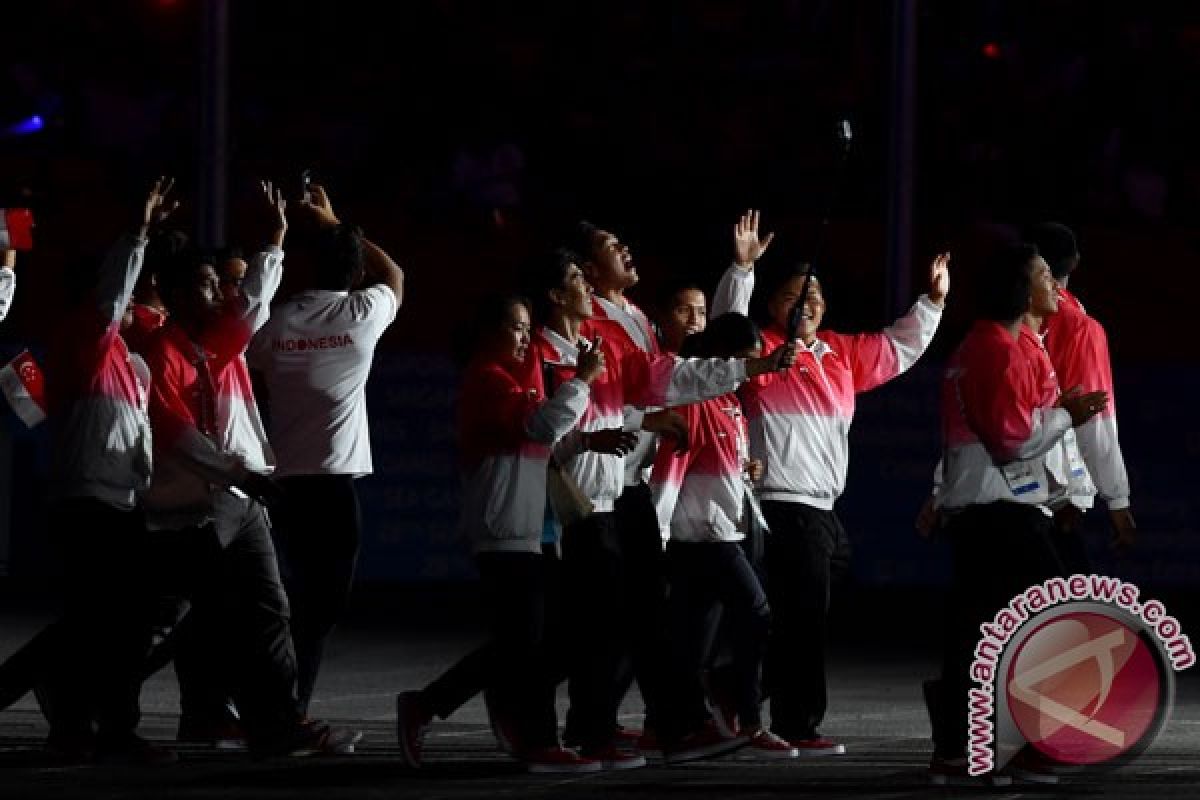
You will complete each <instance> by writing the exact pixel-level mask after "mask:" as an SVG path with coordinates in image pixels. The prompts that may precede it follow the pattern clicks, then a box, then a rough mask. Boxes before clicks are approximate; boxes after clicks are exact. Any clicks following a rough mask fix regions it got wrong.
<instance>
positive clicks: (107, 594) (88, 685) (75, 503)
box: [6, 178, 174, 761]
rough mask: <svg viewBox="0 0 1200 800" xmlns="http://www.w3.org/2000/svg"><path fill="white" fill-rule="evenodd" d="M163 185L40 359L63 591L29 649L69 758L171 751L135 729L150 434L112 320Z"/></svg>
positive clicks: (159, 207)
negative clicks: (58, 608) (55, 618)
mask: <svg viewBox="0 0 1200 800" xmlns="http://www.w3.org/2000/svg"><path fill="white" fill-rule="evenodd" d="M171 185H172V181H170V180H167V179H165V178H160V179H159V180H158V181H156V182H155V184H154V186H153V188H152V189H151V190H150V191H149V192H148V194H147V195H146V199H145V203H144V205H143V207H142V214H141V219H140V224H139V228H138V230H137V233H136V234H131V235H127V236H124V237H122V238H121V239H120V240H119V241H118V242H117V243H116V245H115V246H114V247H113V248H112V249H111V250H110V251H109V253H108V256H107V257H106V258H105V260H104V263H103V264H102V266H101V267H100V272H99V275H98V276H97V280H96V282H95V285H94V288H92V290H91V291H90V292H89V293H88V295H87V297H86V299H85V300H84V301H83V303H82V304H81V305H80V306H79V308H78V309H76V310H75V311H74V312H72V313H71V314H69V315H68V316H67V317H66V318H65V319H64V320H63V321H62V324H61V325H60V326H59V329H58V331H57V333H56V335H55V337H54V338H53V339H52V341H51V344H50V351H49V354H48V358H47V364H46V396H47V404H48V406H49V418H50V425H51V434H52V459H51V466H50V492H51V495H52V497H53V498H54V501H55V502H54V505H53V507H52V511H51V519H50V523H51V530H52V531H53V534H54V538H55V540H56V544H58V545H59V546H60V548H61V550H62V555H63V558H64V562H65V573H66V582H65V585H66V586H67V587H68V596H67V598H66V608H65V612H64V614H63V617H62V619H61V620H60V621H59V622H58V623H56V624H55V625H52V626H50V627H49V628H47V629H46V631H44V632H43V635H39V636H38V637H36V638H35V639H34V640H33V642H32V643H31V645H30V646H29V648H28V651H27V652H28V653H29V654H30V655H29V660H31V661H33V662H36V663H38V664H40V665H42V670H41V672H40V674H39V676H38V677H39V679H40V680H41V681H42V682H43V685H44V689H45V693H46V696H49V697H52V698H53V701H54V702H53V708H52V709H51V708H48V709H47V711H48V716H49V721H50V737H49V739H48V745H49V746H50V748H51V749H52V750H54V751H56V752H57V753H58V754H59V755H60V756H63V757H65V758H68V759H71V760H77V759H86V758H88V757H90V756H92V755H100V756H119V757H122V758H132V759H134V760H143V761H156V760H165V759H166V757H167V756H168V755H169V754H168V753H166V752H165V751H162V750H161V749H159V748H156V747H154V746H152V745H149V744H148V743H147V742H145V740H143V739H140V738H139V737H138V736H137V735H136V733H135V731H136V729H137V724H138V719H139V710H138V694H139V692H140V689H141V684H142V680H143V668H142V657H143V656H144V653H145V652H146V650H147V649H148V648H149V647H150V643H151V636H150V631H149V627H150V620H149V619H148V611H147V609H148V604H147V597H148V594H147V593H146V592H145V591H143V590H144V587H145V582H146V575H147V574H148V573H149V574H153V573H152V565H151V564H148V563H147V561H148V559H147V558H146V551H147V549H148V542H147V538H146V532H145V526H144V522H143V517H142V510H141V498H142V494H143V492H144V491H145V489H146V487H147V486H148V485H149V483H150V474H151V441H152V437H151V431H150V423H149V419H148V417H147V413H146V410H147V409H146V399H147V391H148V390H149V373H148V372H147V370H146V367H145V364H144V363H143V362H142V361H141V359H140V358H138V357H137V356H135V355H132V354H130V352H129V350H128V348H126V346H125V342H124V340H123V339H122V338H121V325H122V320H123V318H124V315H125V312H126V308H127V307H128V305H129V302H130V297H131V295H132V293H133V286H134V284H135V283H136V282H137V279H138V275H139V273H140V272H141V269H142V263H143V258H144V252H145V247H146V240H147V236H148V235H149V233H150V231H151V229H152V227H153V226H154V224H155V223H156V222H159V221H161V220H162V219H165V216H166V215H167V214H168V213H169V212H170V210H171V209H172V208H173V207H174V206H173V205H169V204H168V202H167V195H168V194H169V192H170V189H171ZM7 666H8V665H6V669H7ZM93 719H94V720H95V721H96V723H97V727H98V730H97V731H96V732H93Z"/></svg>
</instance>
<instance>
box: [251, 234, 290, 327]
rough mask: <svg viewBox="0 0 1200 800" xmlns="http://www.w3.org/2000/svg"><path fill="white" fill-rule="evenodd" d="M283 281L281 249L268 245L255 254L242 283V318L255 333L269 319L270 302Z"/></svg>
mask: <svg viewBox="0 0 1200 800" xmlns="http://www.w3.org/2000/svg"><path fill="white" fill-rule="evenodd" d="M282 281H283V249H282V248H280V247H277V246H275V245H270V246H268V247H267V249H265V250H263V251H262V252H260V253H258V254H256V255H255V256H254V258H253V259H251V261H250V266H249V267H248V268H247V269H246V277H245V279H244V280H243V281H242V302H243V303H244V307H243V309H242V317H243V318H244V319H245V320H246V321H248V322H249V323H250V330H252V331H255V332H257V331H258V329H259V328H261V327H262V326H263V325H265V324H266V323H267V320H268V319H270V318H271V301H272V300H274V299H275V292H277V291H278V290H279V284H280V283H281V282H282Z"/></svg>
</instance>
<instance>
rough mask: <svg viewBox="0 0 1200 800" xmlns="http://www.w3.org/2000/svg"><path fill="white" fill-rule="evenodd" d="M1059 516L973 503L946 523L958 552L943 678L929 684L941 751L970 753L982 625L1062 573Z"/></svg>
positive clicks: (936, 748)
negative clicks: (974, 665) (974, 663)
mask: <svg viewBox="0 0 1200 800" xmlns="http://www.w3.org/2000/svg"><path fill="white" fill-rule="evenodd" d="M1053 528H1054V522H1053V520H1052V519H1051V518H1050V517H1048V516H1046V515H1045V514H1043V513H1042V512H1041V510H1039V509H1038V508H1036V507H1034V506H1028V505H1022V504H1020V503H1006V502H995V503H989V504H987V505H974V506H969V507H968V508H967V509H966V510H964V511H961V512H959V513H957V514H954V515H953V516H951V517H950V518H949V520H948V522H947V524H946V527H945V534H946V537H947V538H948V539H949V541H950V547H951V550H952V553H953V570H954V571H953V577H952V580H951V585H950V597H949V602H948V603H947V606H946V607H947V614H946V617H945V620H944V622H943V631H944V644H943V647H944V653H943V660H942V677H941V680H940V681H938V682H936V683H935V684H933V685H932V686H929V687H927V693H926V694H927V700H928V702H929V705H930V709H929V711H930V721H931V723H932V726H933V740H934V751H935V753H936V754H937V755H939V756H941V757H944V758H958V757H961V756H963V755H964V753H965V751H966V745H967V693H968V690H969V689H970V684H971V682H970V675H969V671H970V668H971V660H972V658H973V654H974V651H975V645H976V644H978V642H979V638H980V635H981V634H980V632H979V626H980V624H982V623H984V622H988V621H990V620H992V619H993V618H994V617H995V616H996V613H997V612H999V611H1000V609H1002V608H1004V607H1005V606H1007V605H1008V603H1009V601H1010V600H1012V598H1013V597H1015V596H1016V595H1018V594H1020V593H1021V592H1023V591H1024V590H1025V589H1027V588H1029V587H1030V586H1032V585H1034V584H1036V583H1041V582H1042V581H1044V580H1046V579H1048V578H1052V577H1054V576H1056V575H1059V574H1061V573H1062V565H1061V562H1060V561H1059V559H1058V555H1057V554H1056V552H1055V550H1054V546H1053V543H1052V539H1051V537H1052V536H1053V535H1054V529H1053Z"/></svg>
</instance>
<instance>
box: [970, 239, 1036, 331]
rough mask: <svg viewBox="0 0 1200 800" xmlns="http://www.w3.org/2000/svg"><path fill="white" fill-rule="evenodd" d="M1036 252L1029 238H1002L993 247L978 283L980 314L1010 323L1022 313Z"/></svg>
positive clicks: (976, 302)
mask: <svg viewBox="0 0 1200 800" xmlns="http://www.w3.org/2000/svg"><path fill="white" fill-rule="evenodd" d="M1037 256H1038V249H1037V247H1035V246H1034V245H1032V244H1030V243H1029V242H1013V241H1010V242H1002V243H1001V244H999V245H998V246H997V247H996V249H995V250H994V251H993V252H992V254H991V256H990V257H989V258H988V259H987V261H986V262H985V266H984V271H983V275H982V276H981V278H982V279H981V280H980V281H979V284H978V287H977V297H976V298H975V304H976V308H977V309H978V313H979V316H980V317H981V318H983V319H990V320H994V321H995V322H1004V323H1009V322H1013V321H1014V320H1017V319H1019V318H1020V317H1021V315H1022V314H1024V313H1025V311H1026V309H1028V308H1029V297H1030V293H1031V291H1032V278H1033V271H1032V262H1033V259H1035V258H1037Z"/></svg>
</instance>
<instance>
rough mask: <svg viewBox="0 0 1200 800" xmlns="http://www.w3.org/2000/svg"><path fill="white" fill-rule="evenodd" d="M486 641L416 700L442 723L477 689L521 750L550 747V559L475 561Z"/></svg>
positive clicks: (508, 556)
mask: <svg viewBox="0 0 1200 800" xmlns="http://www.w3.org/2000/svg"><path fill="white" fill-rule="evenodd" d="M476 561H477V563H478V565H479V578H480V581H481V583H482V590H483V598H482V599H483V603H484V609H485V613H486V616H487V620H488V627H489V631H490V635H491V637H490V639H489V640H488V642H487V643H486V644H484V645H483V646H481V647H478V648H476V649H475V650H473V651H471V652H470V653H468V654H467V655H466V656H464V657H463V658H461V659H460V660H459V661H458V662H457V663H456V664H454V666H452V667H450V669H448V670H446V671H445V672H443V673H442V674H441V676H439V677H438V678H437V679H436V680H435V681H433V683H431V684H429V685H428V686H426V687H425V689H423V690H422V692H421V702H422V705H424V706H425V707H426V708H428V709H430V710H431V711H433V713H435V714H436V715H437V716H438V717H440V718H442V719H445V718H446V717H448V716H450V715H451V714H453V713H454V712H455V711H456V710H457V709H459V708H461V707H462V706H463V705H464V704H465V703H466V702H467V701H468V700H470V699H471V698H472V697H474V696H475V695H476V694H477V693H479V692H480V691H482V690H484V689H488V690H489V691H490V692H491V697H492V698H493V701H494V702H495V703H496V704H497V705H498V706H499V708H498V709H497V710H498V712H499V713H500V714H502V715H503V716H504V717H505V718H506V719H510V720H512V721H513V724H514V725H515V726H516V729H517V735H518V737H519V740H520V742H521V744H522V745H524V746H526V747H529V748H531V749H533V748H539V747H550V746H553V745H555V744H557V743H558V715H557V712H556V711H555V707H554V694H555V687H556V685H557V683H558V674H559V668H558V666H557V665H556V663H555V659H554V655H553V652H552V647H551V644H550V632H549V630H548V623H547V611H548V606H549V605H550V604H553V603H554V602H555V601H554V598H555V595H556V591H557V590H556V583H557V568H558V563H557V559H555V558H554V557H552V556H549V555H538V554H536V553H481V554H479V555H478V556H477V559H476Z"/></svg>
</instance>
